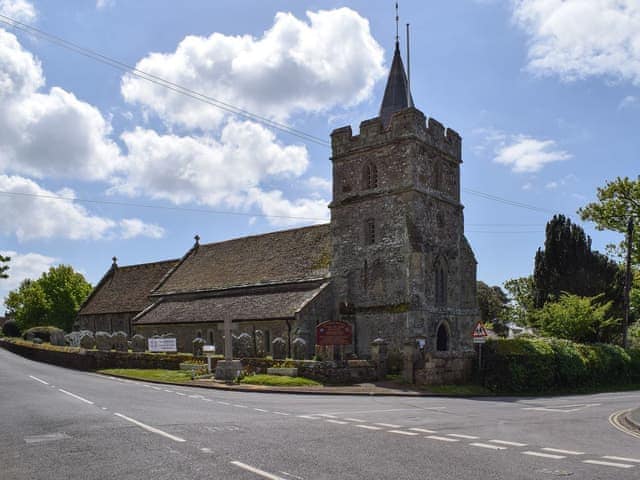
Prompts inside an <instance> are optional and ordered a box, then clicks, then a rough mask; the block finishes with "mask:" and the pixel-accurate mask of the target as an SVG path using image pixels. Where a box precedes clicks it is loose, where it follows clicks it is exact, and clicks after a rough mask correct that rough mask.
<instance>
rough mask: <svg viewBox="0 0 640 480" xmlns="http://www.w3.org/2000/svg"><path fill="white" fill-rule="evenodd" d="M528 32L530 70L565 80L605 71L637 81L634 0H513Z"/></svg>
mask: <svg viewBox="0 0 640 480" xmlns="http://www.w3.org/2000/svg"><path fill="white" fill-rule="evenodd" d="M512 5H513V18H514V21H515V23H516V24H517V25H518V26H519V27H520V28H522V29H523V30H524V31H525V32H526V33H527V34H528V35H529V39H530V42H529V55H528V56H529V63H528V68H529V69H530V70H531V71H532V72H536V73H539V74H544V75H558V76H559V77H560V78H561V79H563V80H566V81H571V80H576V79H581V78H585V77H590V76H605V77H608V78H611V79H615V80H625V81H630V82H633V83H634V84H636V85H640V2H638V1H637V0H512Z"/></svg>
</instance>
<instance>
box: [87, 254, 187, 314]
mask: <svg viewBox="0 0 640 480" xmlns="http://www.w3.org/2000/svg"><path fill="white" fill-rule="evenodd" d="M177 263H178V260H166V261H162V262H155V263H144V264H141V265H129V266H125V267H119V266H117V265H115V263H114V265H113V266H112V267H111V268H110V269H109V271H107V273H106V274H105V275H104V277H102V280H100V282H99V283H98V285H96V287H95V288H94V289H93V292H91V295H89V298H87V300H85V302H84V303H83V304H82V306H81V307H80V311H79V312H78V315H98V314H104V313H122V312H139V311H141V310H143V309H144V308H145V307H147V306H148V305H150V304H151V302H150V301H149V292H151V290H152V289H153V287H155V286H156V285H157V284H158V282H160V280H161V279H162V278H163V277H164V275H166V273H167V272H168V271H169V270H170V269H171V268H172V267H174V266H175V265H176V264H177Z"/></svg>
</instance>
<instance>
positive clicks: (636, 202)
mask: <svg viewBox="0 0 640 480" xmlns="http://www.w3.org/2000/svg"><path fill="white" fill-rule="evenodd" d="M597 195H598V201H597V202H592V203H589V204H587V205H586V206H584V207H582V208H581V209H579V210H578V214H579V215H580V218H582V220H588V221H591V222H595V224H596V228H597V229H598V230H613V231H614V232H620V233H623V234H626V232H627V223H628V221H629V218H630V217H633V218H634V220H635V223H636V226H638V224H640V176H638V178H637V179H636V180H631V179H630V178H628V177H624V178H620V177H617V178H616V179H615V180H613V181H608V182H606V184H605V186H604V187H600V188H598V193H597ZM638 230H640V228H638V227H637V228H636V229H635V235H634V238H633V242H632V245H633V247H632V250H633V256H632V262H633V264H634V265H640V234H639V233H638ZM609 247H610V249H611V250H612V251H616V252H617V253H618V254H621V255H622V257H624V254H625V253H626V250H627V249H626V246H625V239H623V240H622V241H621V243H620V244H619V245H610V246H609Z"/></svg>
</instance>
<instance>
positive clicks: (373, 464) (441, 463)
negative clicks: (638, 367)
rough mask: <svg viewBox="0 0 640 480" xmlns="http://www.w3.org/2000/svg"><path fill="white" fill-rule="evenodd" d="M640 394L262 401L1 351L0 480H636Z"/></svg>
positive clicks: (267, 397)
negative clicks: (617, 418) (634, 423)
mask: <svg viewBox="0 0 640 480" xmlns="http://www.w3.org/2000/svg"><path fill="white" fill-rule="evenodd" d="M638 405H640V392H625V393H615V394H598V395H585V396H570V397H553V398H549V397H547V398H542V397H540V398H518V399H514V398H477V399H450V398H435V397H421V398H409V397H356V396H316V395H282V394H258V393H245V392H226V391H219V390H211V389H199V388H186V387H173V386H163V385H155V384H150V383H145V382H133V381H127V380H119V379H115V378H111V377H105V376H101V375H98V374H93V373H85V372H78V371H73V370H66V369H63V368H59V367H55V366H52V365H47V364H42V363H37V362H32V361H30V360H27V359H24V358H22V357H19V356H16V355H14V354H12V353H9V352H7V351H5V350H2V349H0V412H1V413H0V478H1V479H2V480H13V479H16V480H17V479H43V480H57V479H75V478H78V479H100V480H104V479H111V478H113V479H118V480H122V479H134V478H135V479H138V478H145V479H198V478H206V479H224V480H227V479H231V480H235V479H239V480H260V479H271V480H280V479H281V480H321V479H333V480H335V479H340V480H342V479H393V480H402V479H438V480H441V479H444V480H448V479H451V480H453V479H456V480H459V479H483V480H484V479H509V480H515V479H546V478H555V477H556V476H565V475H566V476H572V477H573V478H576V479H581V480H583V479H616V480H618V479H620V480H624V479H634V480H637V479H638V478H640V438H637V437H634V436H632V435H629V434H627V433H624V432H623V431H620V430H619V429H617V428H616V427H615V426H614V425H613V424H612V423H611V422H610V416H611V415H612V414H613V413H615V412H618V411H621V410H625V409H630V408H634V407H637V406H638Z"/></svg>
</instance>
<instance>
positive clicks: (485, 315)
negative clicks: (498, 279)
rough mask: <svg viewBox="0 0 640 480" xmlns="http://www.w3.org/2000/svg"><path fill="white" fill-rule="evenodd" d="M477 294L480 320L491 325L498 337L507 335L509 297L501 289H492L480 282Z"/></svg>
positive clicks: (495, 287)
mask: <svg viewBox="0 0 640 480" xmlns="http://www.w3.org/2000/svg"><path fill="white" fill-rule="evenodd" d="M477 292H478V293H477V295H478V307H479V308H480V319H481V320H482V322H483V323H485V324H488V323H491V326H492V327H493V331H494V332H496V333H497V334H498V335H505V334H506V333H507V327H506V325H505V323H506V322H507V321H508V320H509V319H508V315H507V314H506V310H507V304H508V302H509V297H507V294H506V293H504V291H503V290H502V289H501V288H500V287H498V286H494V287H490V286H489V285H487V284H486V283H484V282H482V281H480V282H478V286H477Z"/></svg>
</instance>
